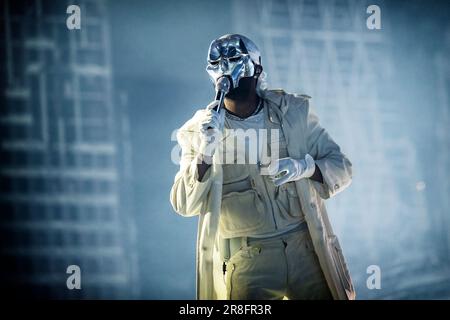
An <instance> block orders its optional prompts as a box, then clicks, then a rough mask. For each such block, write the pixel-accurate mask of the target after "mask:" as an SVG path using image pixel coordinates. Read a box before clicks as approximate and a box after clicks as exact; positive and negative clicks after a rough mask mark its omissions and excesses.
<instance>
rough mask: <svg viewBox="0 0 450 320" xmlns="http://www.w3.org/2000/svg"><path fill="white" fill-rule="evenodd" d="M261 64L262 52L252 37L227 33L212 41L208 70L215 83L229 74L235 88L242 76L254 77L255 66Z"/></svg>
mask: <svg viewBox="0 0 450 320" xmlns="http://www.w3.org/2000/svg"><path fill="white" fill-rule="evenodd" d="M260 64H261V54H260V52H259V49H258V47H257V46H256V45H255V44H254V43H253V42H252V41H251V40H250V39H248V38H247V37H244V36H242V35H239V34H227V35H224V36H222V37H220V38H218V39H216V40H214V41H213V42H211V44H210V46H209V51H208V66H207V67H206V71H207V72H208V74H209V76H210V78H211V80H212V81H213V83H214V84H216V82H217V79H219V78H220V77H222V76H228V77H229V78H230V80H231V82H232V89H233V88H236V87H237V86H238V85H239V80H240V79H241V78H244V77H253V76H254V75H255V66H256V65H260Z"/></svg>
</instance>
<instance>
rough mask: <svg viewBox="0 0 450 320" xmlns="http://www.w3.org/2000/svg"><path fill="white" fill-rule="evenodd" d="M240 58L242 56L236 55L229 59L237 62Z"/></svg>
mask: <svg viewBox="0 0 450 320" xmlns="http://www.w3.org/2000/svg"><path fill="white" fill-rule="evenodd" d="M240 59H241V56H236V57H232V58H228V61H230V62H237V61H239V60H240Z"/></svg>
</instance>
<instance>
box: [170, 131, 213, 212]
mask: <svg viewBox="0 0 450 320" xmlns="http://www.w3.org/2000/svg"><path fill="white" fill-rule="evenodd" d="M185 133H186V132H184V133H183V132H178V134H177V140H178V143H179V144H180V146H181V161H180V169H179V171H178V172H177V174H176V175H175V179H174V183H173V186H172V189H171V191H170V203H171V204H172V207H173V209H174V210H175V211H176V212H177V213H178V214H180V215H182V216H185V217H192V216H196V215H198V214H200V213H201V212H202V211H203V209H204V208H205V207H206V204H207V201H208V193H209V190H210V188H211V184H212V178H211V177H210V176H211V168H209V169H208V171H207V172H206V173H205V175H204V176H203V179H202V181H198V173H197V154H196V153H195V152H194V150H193V148H192V139H188V138H186V136H189V135H186V134H185ZM191 137H192V135H191Z"/></svg>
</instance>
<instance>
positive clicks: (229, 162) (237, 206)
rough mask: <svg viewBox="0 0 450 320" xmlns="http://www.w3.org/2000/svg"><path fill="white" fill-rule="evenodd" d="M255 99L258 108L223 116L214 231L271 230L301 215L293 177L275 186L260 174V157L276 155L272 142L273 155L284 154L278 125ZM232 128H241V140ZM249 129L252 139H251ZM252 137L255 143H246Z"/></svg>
mask: <svg viewBox="0 0 450 320" xmlns="http://www.w3.org/2000/svg"><path fill="white" fill-rule="evenodd" d="M261 103H263V106H262V110H260V111H259V112H258V114H256V115H253V116H251V117H249V118H246V119H240V120H235V119H230V118H229V117H228V115H227V116H226V117H225V124H224V126H225V135H224V143H223V145H224V150H222V151H223V152H224V154H223V159H226V161H224V163H223V164H222V170H223V186H222V203H221V212H220V218H219V234H220V236H221V237H222V238H234V237H252V236H253V237H265V236H272V235H274V234H278V233H283V230H288V229H289V228H290V227H292V226H293V225H296V224H299V223H300V222H302V221H304V217H303V213H302V210H301V206H300V201H299V198H298V195H297V191H296V187H295V183H294V182H289V183H285V184H284V185H281V186H279V187H277V186H275V185H274V183H273V182H272V181H271V180H270V178H269V176H268V175H264V174H261V173H262V171H261V170H262V168H264V167H266V166H267V165H268V164H269V163H264V160H266V161H268V160H270V156H271V155H272V154H275V155H276V151H275V150H273V149H274V148H277V149H278V156H277V158H284V157H287V156H288V153H287V145H286V140H285V137H284V135H283V131H282V130H281V127H280V125H279V124H278V123H276V122H272V121H271V120H270V119H269V115H268V107H267V106H266V103H265V101H264V100H262V102H261ZM230 129H232V130H230ZM236 129H239V130H241V131H240V133H239V134H242V133H244V136H245V137H248V139H246V140H245V143H242V139H241V140H240V141H241V143H240V144H239V142H237V141H238V140H239V139H240V138H239V134H236V133H237V132H238V131H236ZM248 129H254V131H253V130H252V131H253V132H250V131H248ZM260 129H266V130H265V131H264V130H260ZM246 130H247V131H246ZM274 130H276V131H277V133H278V134H276V133H275V132H274ZM247 133H248V134H247ZM255 133H256V135H257V136H256V138H257V143H256V142H255V140H254V139H255ZM236 136H238V137H236ZM264 136H265V137H264ZM251 139H253V140H251ZM272 139H277V140H276V142H277V143H273V142H274V141H273V140H272ZM271 140H272V141H271ZM252 143H254V145H253V147H255V146H256V148H252V145H251V144H252ZM255 152H256V153H257V155H255ZM243 154H244V156H242V155H243ZM264 155H265V156H266V157H264ZM243 160H245V161H243Z"/></svg>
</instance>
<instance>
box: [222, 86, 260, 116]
mask: <svg viewBox="0 0 450 320" xmlns="http://www.w3.org/2000/svg"><path fill="white" fill-rule="evenodd" d="M259 99H260V98H259V97H258V95H257V94H256V92H251V93H250V94H249V95H248V96H247V97H246V99H231V98H227V97H226V98H225V101H224V104H225V109H227V111H229V112H230V113H232V114H234V115H236V116H238V117H239V118H247V117H248V116H250V115H251V114H252V113H253V112H254V111H255V109H256V108H257V107H258V104H259Z"/></svg>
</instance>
